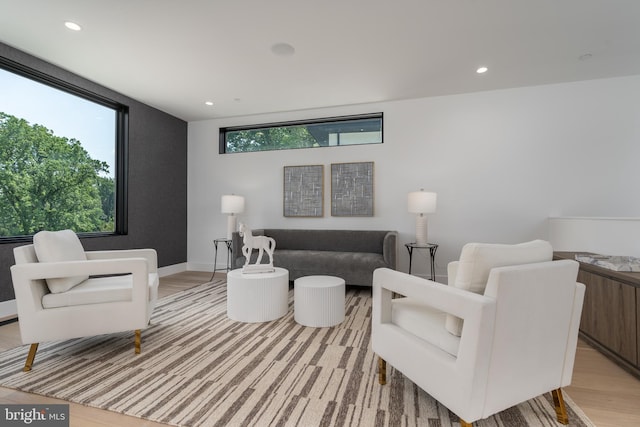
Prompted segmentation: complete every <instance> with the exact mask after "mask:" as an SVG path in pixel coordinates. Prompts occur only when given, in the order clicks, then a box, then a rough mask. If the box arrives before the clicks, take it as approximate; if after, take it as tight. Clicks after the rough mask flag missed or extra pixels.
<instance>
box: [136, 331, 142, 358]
mask: <svg viewBox="0 0 640 427" xmlns="http://www.w3.org/2000/svg"><path fill="white" fill-rule="evenodd" d="M140 341H141V332H140V329H136V339H135V343H134V344H135V349H136V350H135V351H136V354H140Z"/></svg>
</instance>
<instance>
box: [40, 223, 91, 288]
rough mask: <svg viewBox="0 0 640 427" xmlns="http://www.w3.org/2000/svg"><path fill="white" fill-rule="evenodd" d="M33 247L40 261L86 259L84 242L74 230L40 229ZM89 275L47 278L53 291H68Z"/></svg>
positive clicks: (48, 285)
mask: <svg viewBox="0 0 640 427" xmlns="http://www.w3.org/2000/svg"><path fill="white" fill-rule="evenodd" d="M33 247H34V249H35V251H36V255H37V257H38V261H39V262H61V261H86V259H87V256H86V255H85V253H84V248H83V247H82V243H81V242H80V239H78V236H77V235H76V233H74V232H73V231H72V230H60V231H40V232H39V233H36V234H35V235H34V236H33ZM88 278H89V276H74V277H57V278H49V279H47V287H48V288H49V291H51V292H52V293H60V292H66V291H68V290H69V289H71V288H73V287H74V286H76V285H78V284H79V283H82V282H84V281H85V280H87V279H88Z"/></svg>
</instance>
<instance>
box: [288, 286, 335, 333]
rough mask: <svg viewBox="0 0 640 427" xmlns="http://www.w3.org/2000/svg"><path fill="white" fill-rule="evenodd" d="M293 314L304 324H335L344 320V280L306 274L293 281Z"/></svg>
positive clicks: (313, 325) (296, 319)
mask: <svg viewBox="0 0 640 427" xmlns="http://www.w3.org/2000/svg"><path fill="white" fill-rule="evenodd" d="M293 286H294V291H293V296H294V299H293V301H294V302H293V304H294V305H293V308H294V310H293V315H294V319H295V321H296V322H298V323H299V324H301V325H304V326H312V327H317V328H318V327H328V326H335V325H337V324H339V323H341V322H342V321H343V320H344V289H345V286H344V280H343V279H341V278H339V277H334V276H306V277H300V278H299V279H296V280H295V281H294V284H293Z"/></svg>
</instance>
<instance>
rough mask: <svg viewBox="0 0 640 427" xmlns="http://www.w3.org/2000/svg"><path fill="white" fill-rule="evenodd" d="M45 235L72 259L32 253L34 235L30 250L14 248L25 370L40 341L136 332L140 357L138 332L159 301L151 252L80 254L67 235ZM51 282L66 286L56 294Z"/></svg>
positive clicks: (59, 254)
mask: <svg viewBox="0 0 640 427" xmlns="http://www.w3.org/2000/svg"><path fill="white" fill-rule="evenodd" d="M46 233H50V232H46ZM56 233H59V234H56ZM50 235H54V236H56V237H55V238H59V237H60V236H64V238H65V239H67V240H68V241H71V242H72V245H73V248H74V250H75V253H73V254H72V255H69V252H70V251H68V250H66V249H68V247H67V248H63V249H52V250H51V251H50V254H49V255H51V254H53V255H52V256H48V255H47V253H46V252H44V251H43V249H40V251H37V249H38V248H37V247H35V246H34V245H36V246H37V244H38V242H37V241H36V237H38V235H36V236H34V245H26V246H20V247H16V248H14V257H15V261H16V264H15V265H13V266H12V267H11V276H12V280H13V288H14V291H15V296H16V303H17V307H18V321H19V327H20V335H21V338H22V342H23V343H24V344H31V347H30V349H29V354H28V356H27V361H26V363H25V367H24V370H25V371H29V370H30V369H31V366H32V364H33V360H34V358H35V355H36V351H37V349H38V343H40V342H44V341H57V340H65V339H71V338H78V337H84V336H93V335H100V334H108V333H115V332H123V331H135V335H134V336H135V339H134V348H135V353H140V340H141V332H140V330H141V329H144V328H145V327H146V326H147V325H148V323H149V319H150V317H151V314H152V311H153V308H154V306H155V302H156V299H157V296H158V283H159V282H158V267H157V255H156V251H155V250H153V249H131V250H114V251H89V252H85V251H84V250H83V249H82V246H81V244H80V241H79V240H77V237H75V234H73V232H71V231H69V230H65V231H62V232H55V233H51V234H50ZM74 239H76V240H77V243H76V242H75V240H74ZM53 243H54V244H57V243H58V242H53ZM41 244H42V243H41ZM47 244H51V242H50V241H48V242H47ZM49 249H51V247H50V248H49ZM36 252H38V253H39V254H40V255H41V256H38V255H36ZM51 257H53V258H55V259H56V260H51V259H50V258H51ZM39 258H40V260H39ZM43 258H45V259H46V261H48V262H43ZM48 258H49V259H48ZM52 279H53V280H52ZM55 280H59V281H65V282H66V283H64V284H62V285H63V287H62V288H60V283H54V282H55ZM69 281H71V282H69ZM56 286H58V287H57V288H56ZM67 288H68V289H67ZM52 290H53V292H52Z"/></svg>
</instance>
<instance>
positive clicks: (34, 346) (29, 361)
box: [23, 343, 38, 372]
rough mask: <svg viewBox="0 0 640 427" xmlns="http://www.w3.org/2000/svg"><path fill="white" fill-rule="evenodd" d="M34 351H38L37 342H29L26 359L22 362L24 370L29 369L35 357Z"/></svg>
mask: <svg viewBox="0 0 640 427" xmlns="http://www.w3.org/2000/svg"><path fill="white" fill-rule="evenodd" d="M36 351H38V343H33V344H31V347H29V354H28V355H27V361H26V362H25V363H24V369H23V371H24V372H29V371H30V370H31V366H33V361H34V359H35V358H36Z"/></svg>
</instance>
